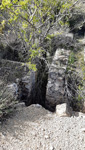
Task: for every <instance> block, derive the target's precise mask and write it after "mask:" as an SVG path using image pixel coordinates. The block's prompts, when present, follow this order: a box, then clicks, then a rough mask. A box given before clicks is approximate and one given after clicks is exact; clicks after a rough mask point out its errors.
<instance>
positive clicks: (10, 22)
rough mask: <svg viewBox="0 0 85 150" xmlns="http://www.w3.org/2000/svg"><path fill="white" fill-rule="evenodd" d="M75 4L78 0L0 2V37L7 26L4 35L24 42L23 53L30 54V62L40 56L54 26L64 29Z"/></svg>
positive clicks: (13, 0) (5, 0)
mask: <svg viewBox="0 0 85 150" xmlns="http://www.w3.org/2000/svg"><path fill="white" fill-rule="evenodd" d="M76 3H77V0H67V1H61V0H49V1H48V0H43V1H41V0H38V1H37V0H12V1H11V0H2V3H1V5H0V9H1V11H0V15H1V18H2V21H1V25H0V31H1V33H2V32H3V29H4V28H5V25H7V26H8V28H9V30H8V33H7V34H9V32H13V33H14V34H15V35H16V36H17V37H18V38H19V39H20V40H22V41H23V47H24V48H25V50H26V51H28V49H29V50H30V53H29V56H30V58H31V59H29V57H28V62H30V61H31V60H33V58H34V57H36V56H37V57H41V56H43V50H44V49H43V42H44V40H45V38H49V32H50V30H51V29H52V28H53V27H54V26H56V27H57V26H64V25H65V22H67V19H66V21H65V22H64V23H63V18H64V17H67V16H70V12H71V9H72V8H73V7H74V6H75V4H76ZM4 13H6V15H3V14H4ZM32 68H34V67H32Z"/></svg>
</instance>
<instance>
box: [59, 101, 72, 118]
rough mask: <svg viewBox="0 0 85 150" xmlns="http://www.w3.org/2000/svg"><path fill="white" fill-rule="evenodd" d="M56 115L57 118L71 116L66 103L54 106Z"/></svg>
mask: <svg viewBox="0 0 85 150" xmlns="http://www.w3.org/2000/svg"><path fill="white" fill-rule="evenodd" d="M56 115H57V116H61V117H64V116H71V111H70V108H69V107H68V105H67V104H66V103H63V104H60V105H57V106H56Z"/></svg>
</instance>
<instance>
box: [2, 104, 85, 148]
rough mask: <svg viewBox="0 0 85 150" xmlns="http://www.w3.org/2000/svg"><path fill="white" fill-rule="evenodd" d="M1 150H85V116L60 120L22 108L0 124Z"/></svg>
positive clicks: (35, 107) (34, 108)
mask: <svg viewBox="0 0 85 150" xmlns="http://www.w3.org/2000/svg"><path fill="white" fill-rule="evenodd" d="M0 150H85V115H81V116H72V117H58V116H56V114H55V113H51V112H49V111H47V110H45V109H44V108H42V107H41V106H39V105H31V106H29V107H25V106H23V105H21V106H19V107H17V108H16V110H15V112H14V114H13V115H12V116H11V117H10V118H8V119H7V120H6V121H5V122H4V123H3V124H1V125H0Z"/></svg>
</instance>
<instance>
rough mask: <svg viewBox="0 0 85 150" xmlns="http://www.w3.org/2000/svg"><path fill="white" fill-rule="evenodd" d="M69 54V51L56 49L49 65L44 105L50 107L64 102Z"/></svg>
mask: <svg viewBox="0 0 85 150" xmlns="http://www.w3.org/2000/svg"><path fill="white" fill-rule="evenodd" d="M69 53H70V51H69V50H68V51H66V50H64V49H57V50H56V52H55V55H54V58H53V61H52V64H51V65H50V69H49V74H48V84H47V91H46V101H47V102H46V103H50V105H52V106H53V105H54V106H55V105H56V104H60V103H63V102H66V99H65V97H64V95H65V74H66V69H67V63H68V57H69ZM56 62H57V63H56Z"/></svg>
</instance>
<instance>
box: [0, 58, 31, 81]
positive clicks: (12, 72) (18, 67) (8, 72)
mask: <svg viewBox="0 0 85 150" xmlns="http://www.w3.org/2000/svg"><path fill="white" fill-rule="evenodd" d="M28 71H29V69H28V67H27V66H26V65H22V63H20V62H15V61H10V60H4V59H0V79H2V80H4V81H6V82H7V83H8V82H11V83H13V82H15V81H16V78H22V77H24V76H25V75H26V74H27V72H28Z"/></svg>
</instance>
